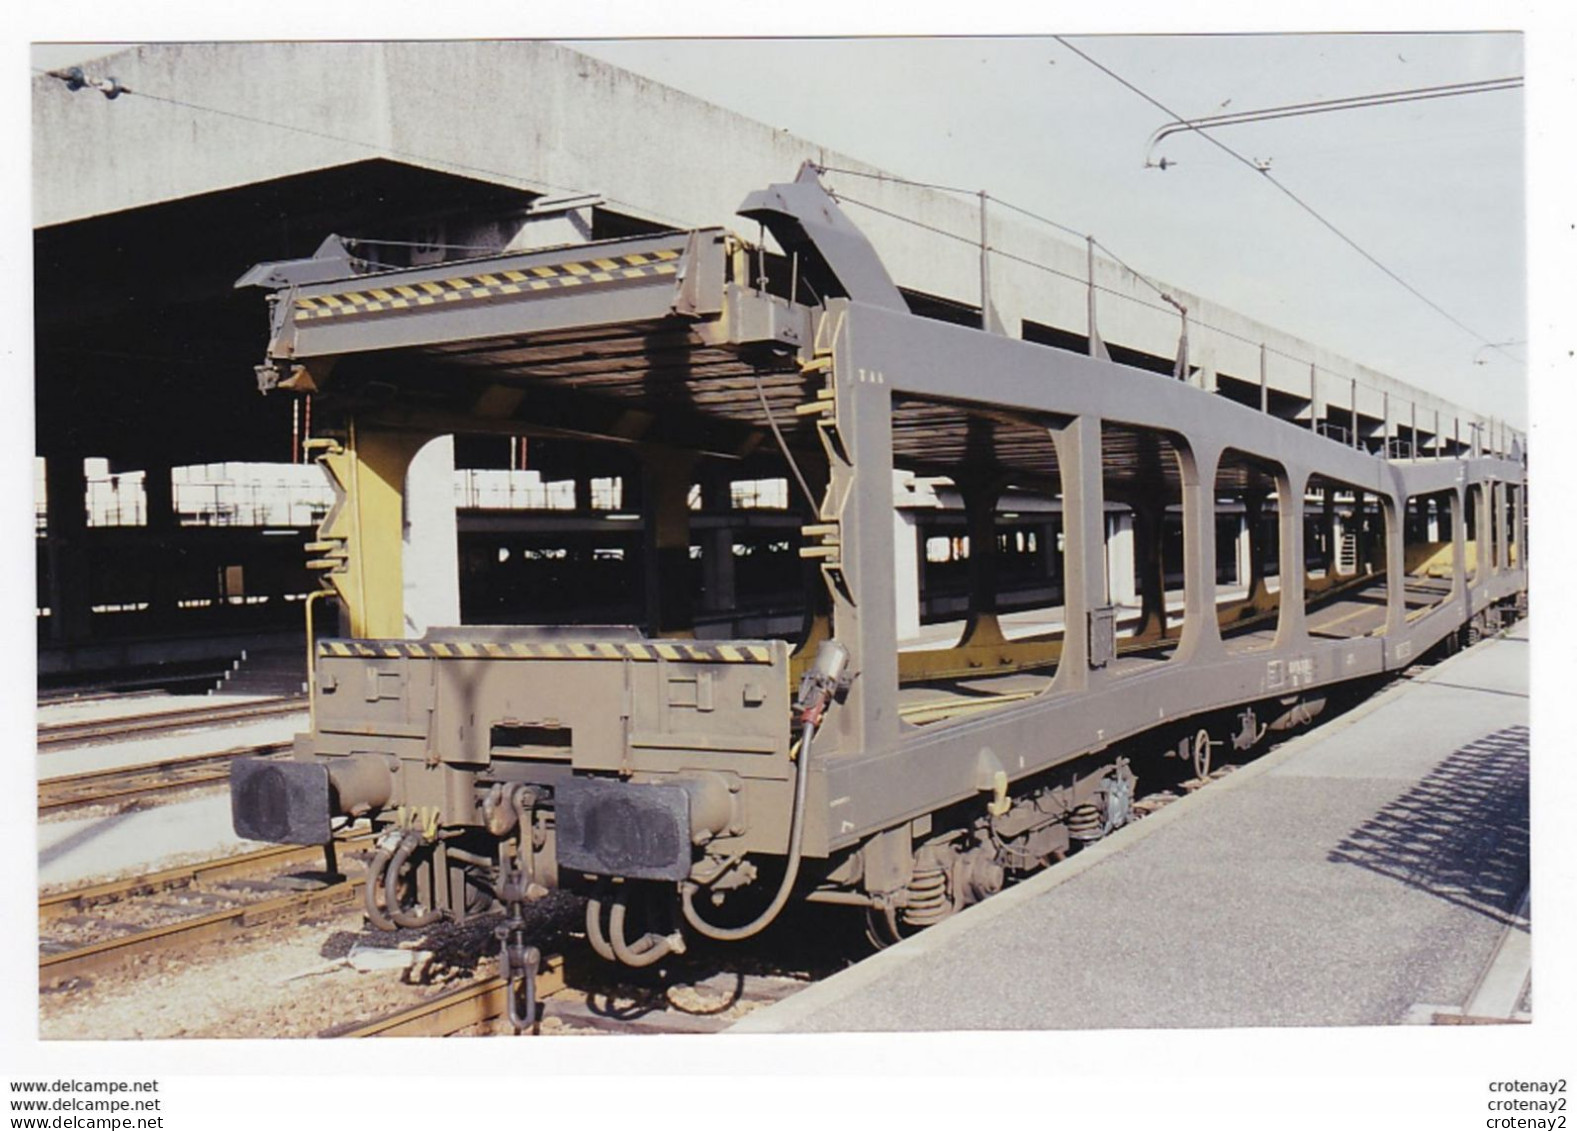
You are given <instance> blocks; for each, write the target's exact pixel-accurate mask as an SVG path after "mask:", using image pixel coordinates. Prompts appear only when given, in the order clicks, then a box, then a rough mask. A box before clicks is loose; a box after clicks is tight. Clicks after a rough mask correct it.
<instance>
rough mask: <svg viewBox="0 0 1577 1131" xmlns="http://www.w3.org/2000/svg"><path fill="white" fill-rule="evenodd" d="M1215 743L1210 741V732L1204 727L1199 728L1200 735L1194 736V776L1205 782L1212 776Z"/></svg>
mask: <svg viewBox="0 0 1577 1131" xmlns="http://www.w3.org/2000/svg"><path fill="white" fill-rule="evenodd" d="M1213 746H1215V743H1213V742H1211V741H1210V732H1209V731H1207V730H1206V729H1205V728H1204V727H1200V728H1199V733H1198V734H1196V735H1194V776H1195V777H1196V778H1198V779H1199V780H1200V781H1204V780H1205V779H1206V778H1208V777H1209V776H1210V750H1211V747H1213Z"/></svg>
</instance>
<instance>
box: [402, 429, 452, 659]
mask: <svg viewBox="0 0 1577 1131" xmlns="http://www.w3.org/2000/svg"><path fill="white" fill-rule="evenodd" d="M400 556H401V563H402V570H401V585H402V589H403V591H404V595H405V634H406V636H407V637H416V636H421V635H422V634H423V633H424V632H426V631H427V630H428V629H429V628H435V627H439V626H447V625H457V624H459V623H460V534H459V527H458V525H457V523H456V520H455V507H454V437H453V436H437V437H435V438H433V439H432V440H429V441H428V442H427V443H426V444H425V445H424V446H423V447H422V449H421V450H420V451H418V452H417V453H416V455H415V456H414V457H412V459H411V464H410V467H409V468H407V469H406V472H405V521H404V523H403V524H402V529H401V547H400Z"/></svg>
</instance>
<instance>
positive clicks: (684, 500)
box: [641, 448, 696, 636]
mask: <svg viewBox="0 0 1577 1131" xmlns="http://www.w3.org/2000/svg"><path fill="white" fill-rule="evenodd" d="M695 459H696V457H695V454H694V453H693V452H676V451H672V450H670V449H666V448H663V449H658V448H650V449H646V450H645V451H643V452H642V453H641V518H642V525H643V528H644V531H645V536H646V537H645V553H644V555H643V563H642V564H643V567H644V576H645V591H646V630H647V632H649V633H650V634H651V635H653V636H688V635H690V634H691V633H692V632H693V630H694V628H695V610H694V608H693V604H692V597H691V593H690V485H691V483H692V482H693V481H694V472H695Z"/></svg>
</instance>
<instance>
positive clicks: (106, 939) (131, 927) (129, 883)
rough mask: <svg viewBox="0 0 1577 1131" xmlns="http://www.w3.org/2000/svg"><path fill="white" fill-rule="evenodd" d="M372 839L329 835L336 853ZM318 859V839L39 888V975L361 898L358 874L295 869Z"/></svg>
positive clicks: (110, 962)
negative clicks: (45, 890) (308, 873)
mask: <svg viewBox="0 0 1577 1131" xmlns="http://www.w3.org/2000/svg"><path fill="white" fill-rule="evenodd" d="M370 843H371V838H370V836H368V835H365V834H358V835H356V836H351V837H347V838H345V839H342V840H339V841H337V842H336V844H335V848H336V854H339V853H343V852H345V851H346V850H347V849H349V850H355V849H357V848H360V847H363V846H365V845H368V844H370ZM323 862H324V854H323V849H322V848H321V847H318V846H306V847H299V846H294V845H281V846H276V847H272V848H265V849H259V850H257V851H255V852H248V853H243V854H241V855H238V856H231V857H226V858H223V859H220V860H211V861H205V862H202V863H199V864H191V865H182V866H179V867H174V868H167V869H164V870H162V871H159V872H154V873H151V874H148V875H144V876H137V877H133V878H131V879H126V880H115V881H110V882H107V883H100V884H92V885H89V886H87V887H80V888H73V889H70V890H67V891H62V892H56V893H52V894H50V895H46V896H42V897H40V898H39V901H38V922H39V936H40V938H39V950H40V954H39V960H38V976H39V985H40V987H41V988H49V987H60V986H63V985H69V984H71V983H73V982H75V981H77V980H79V979H83V978H87V977H90V976H92V975H93V974H97V973H102V972H104V971H106V970H110V969H114V968H117V967H120V966H123V965H125V964H126V963H128V962H132V961H136V960H141V959H143V958H145V957H146V956H148V955H151V954H156V953H161V952H167V951H182V950H185V949H188V948H190V947H193V946H196V945H198V944H199V943H203V942H207V941H209V940H211V939H215V938H221V937H223V936H226V935H230V934H235V933H237V932H240V931H245V930H249V929H251V928H254V927H257V926H259V925H261V924H264V923H272V922H279V921H288V920H291V919H299V918H303V917H307V916H311V915H314V914H317V913H320V912H322V911H326V910H328V909H330V908H335V907H339V906H342V905H344V904H347V903H349V902H351V901H352V900H354V899H356V898H358V897H359V894H360V891H361V886H362V879H361V877H360V876H359V875H341V876H339V877H337V878H335V877H333V876H330V875H328V874H327V873H326V872H320V873H318V875H317V877H316V878H312V877H302V876H301V875H300V874H299V872H300V870H301V869H302V868H303V867H309V868H310V867H312V866H313V865H314V864H316V865H318V867H320V868H321V867H322V865H323ZM194 908H195V909H197V910H198V913H197V914H193V910H194ZM203 909H206V910H203ZM106 910H108V911H109V914H106Z"/></svg>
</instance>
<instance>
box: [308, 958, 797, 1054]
mask: <svg viewBox="0 0 1577 1131" xmlns="http://www.w3.org/2000/svg"><path fill="white" fill-rule="evenodd" d="M810 984H811V983H810V980H808V979H803V978H791V977H787V976H781V975H747V974H741V973H722V974H714V975H712V976H711V977H708V978H706V979H704V980H702V981H700V982H696V983H683V982H680V983H673V984H668V985H664V986H659V987H641V988H630V987H626V988H624V989H623V990H622V991H621V997H620V998H619V999H617V1000H628V1001H629V1002H630V1004H628V1005H615V1004H613V1003H614V1001H615V1000H616V999H615V998H614V997H613V996H612V993H611V992H610V991H598V990H583V989H579V988H577V987H574V986H571V985H569V984H567V983H566V982H565V980H564V962H563V959H562V957H560V956H558V955H552V956H549V957H546V958H544V959H543V961H542V969H541V971H540V973H538V975H537V984H536V998H537V1002H538V1005H539V1007H540V1008H539V1019H540V1022H548V1021H556V1022H557V1023H558V1026H557V1031H559V1032H563V1033H566V1034H572V1033H578V1032H586V1031H596V1032H604V1033H615V1034H626V1035H636V1034H642V1035H645V1034H668V1035H671V1034H679V1033H688V1034H706V1033H719V1032H722V1031H723V1030H724V1029H726V1028H728V1027H729V1026H730V1025H731V1024H733V1022H734V1021H735V1020H736V1018H737V1016H738V1014H737V1013H736V1012H734V1009H735V1007H737V1006H738V1005H739V1004H741V1003H750V1004H758V1005H765V1004H767V1003H769V1002H773V1001H781V1000H782V999H783V998H785V997H788V996H790V995H792V994H793V993H795V992H797V991H799V990H801V989H804V988H805V987H806V986H808V985H810ZM505 993H506V988H505V985H504V980H503V979H502V978H499V977H497V976H492V977H485V978H480V979H478V980H477V981H475V982H473V983H471V984H469V985H466V986H462V987H460V988H458V989H454V990H449V991H446V992H444V993H441V994H436V995H434V996H433V997H430V998H428V999H427V1000H425V1001H421V1002H418V1003H416V1004H415V1005H410V1006H406V1007H403V1008H401V1009H397V1010H394V1011H393V1012H390V1013H386V1014H383V1015H381V1016H379V1017H376V1018H373V1019H372V1020H370V1021H358V1022H353V1023H351V1024H348V1025H342V1026H336V1027H334V1028H332V1029H328V1030H325V1031H324V1032H322V1033H321V1034H319V1035H320V1036H323V1037H353V1038H360V1037H450V1036H455V1035H458V1034H463V1033H467V1032H468V1031H475V1032H476V1035H486V1033H487V1032H488V1031H489V1030H492V1029H494V1028H495V1027H496V1026H497V1025H498V1024H500V1023H502V1019H503V1018H504V1017H505V1014H506V1002H505V996H504V995H505ZM551 1031H554V1030H547V1032H551Z"/></svg>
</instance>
